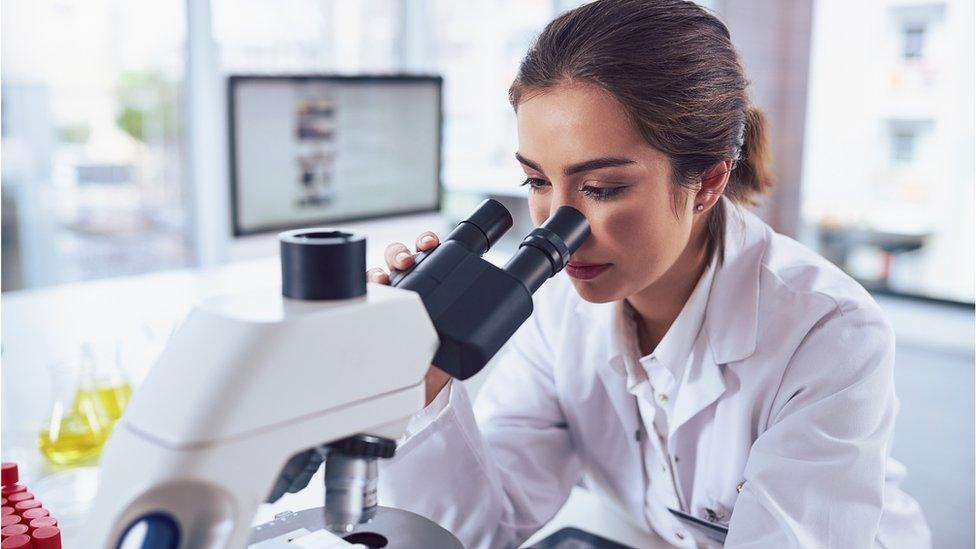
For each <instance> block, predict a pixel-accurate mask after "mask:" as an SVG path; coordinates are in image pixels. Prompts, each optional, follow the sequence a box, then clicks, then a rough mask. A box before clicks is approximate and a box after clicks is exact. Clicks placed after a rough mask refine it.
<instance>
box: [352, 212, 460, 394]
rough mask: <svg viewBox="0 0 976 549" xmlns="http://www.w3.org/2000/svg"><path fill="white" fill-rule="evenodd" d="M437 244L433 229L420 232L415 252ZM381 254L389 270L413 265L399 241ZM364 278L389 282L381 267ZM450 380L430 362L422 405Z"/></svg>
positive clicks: (376, 281) (423, 250)
mask: <svg viewBox="0 0 976 549" xmlns="http://www.w3.org/2000/svg"><path fill="white" fill-rule="evenodd" d="M438 244H440V239H438V238H437V235H436V234H434V232H433V231H427V232H424V233H421V234H420V236H418V237H417V252H418V253H419V252H425V251H427V250H432V249H434V248H436V247H437V245H438ZM383 255H384V257H385V258H386V265H387V268H389V269H390V270H391V271H392V270H394V269H396V270H399V271H403V270H406V269H409V268H410V267H412V266H413V255H412V254H411V253H410V249H409V248H407V247H406V246H404V245H403V244H402V243H400V242H394V243H393V244H390V245H389V246H387V247H386V251H384V252H383ZM366 280H367V281H368V282H375V283H377V284H389V283H390V275H389V274H388V273H387V272H386V271H384V270H383V269H382V268H381V267H374V268H372V269H369V270H368V271H366ZM450 380H451V376H450V375H448V374H447V373H446V372H444V371H443V370H441V369H440V368H438V367H436V366H434V365H433V364H431V366H430V369H428V370H427V376H426V377H425V378H424V386H425V388H426V400H425V403H424V405H425V406H426V405H427V404H430V402H431V401H432V400H434V397H436V396H437V394H438V393H440V392H441V389H443V388H444V386H445V385H447V382H448V381H450Z"/></svg>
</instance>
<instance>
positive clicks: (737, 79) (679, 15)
mask: <svg viewBox="0 0 976 549" xmlns="http://www.w3.org/2000/svg"><path fill="white" fill-rule="evenodd" d="M567 81H584V82H590V83H592V84H595V85H597V86H599V87H601V88H603V89H604V90H606V91H608V92H609V93H610V94H611V95H613V96H614V97H615V98H616V99H617V100H618V101H620V103H621V104H622V105H623V106H624V109H625V111H626V112H627V113H628V115H629V116H630V118H631V119H632V120H633V122H634V125H635V126H636V128H637V130H638V131H639V132H640V133H641V135H642V136H643V137H644V139H645V140H646V141H647V143H648V144H650V145H651V146H652V147H654V148H656V149H658V150H660V151H662V152H663V153H665V154H666V155H668V158H669V159H670V164H671V171H672V173H673V174H674V181H675V183H676V184H677V185H679V186H681V187H685V188H697V185H698V184H699V183H700V181H701V176H702V174H703V173H704V172H705V171H706V170H708V169H709V168H711V167H712V166H714V165H715V164H717V163H718V162H721V161H723V160H731V161H732V166H733V167H732V173H731V174H730V177H729V182H728V185H727V186H726V188H725V194H726V195H727V196H728V197H729V198H730V199H731V200H733V201H735V202H738V203H747V204H755V202H754V197H755V196H756V195H758V194H761V193H763V192H765V191H766V190H767V188H768V187H769V186H770V185H771V184H772V177H771V174H770V170H769V168H768V166H767V165H768V163H769V147H768V144H767V138H766V118H765V116H764V115H763V113H762V111H760V110H759V109H756V108H755V107H752V106H751V105H750V104H749V98H748V96H747V94H746V86H747V85H748V83H749V82H748V80H746V78H745V74H744V71H743V69H742V65H741V64H740V62H739V57H738V54H737V53H736V51H735V48H734V47H733V46H732V41H731V39H730V37H729V30H728V28H726V26H725V24H724V23H722V22H721V21H720V20H719V19H718V18H716V17H715V16H714V15H712V14H710V13H708V12H707V11H705V10H704V9H703V8H701V7H700V6H698V5H696V4H694V3H693V2H689V1H684V0H598V1H596V2H593V3H590V4H586V5H584V6H581V7H579V8H576V9H574V10H571V11H568V12H566V13H564V14H562V15H560V16H559V17H557V18H556V19H554V20H553V21H552V22H550V23H549V24H548V25H546V28H545V29H544V30H543V31H542V34H540V35H539V37H538V38H537V39H536V41H535V43H534V44H533V45H532V47H531V48H530V49H529V51H528V52H527V53H526V54H525V58H524V59H523V60H522V63H521V65H520V67H519V71H518V76H516V78H515V81H514V82H513V83H512V86H511V88H510V89H509V100H510V101H511V103H512V106H513V107H514V108H515V109H516V110H517V109H518V105H519V102H520V101H522V100H523V99H525V98H526V94H528V93H532V92H540V91H544V90H546V89H547V88H551V87H553V86H556V85H557V84H560V83H563V82H567ZM674 194H675V196H676V203H675V211H676V212H677V208H678V204H679V203H681V202H683V200H684V195H683V193H674ZM718 206H719V207H716V208H713V209H712V211H711V212H710V213H709V219H708V234H709V243H710V246H711V247H712V249H718V250H719V251H721V250H722V249H723V236H724V230H725V211H724V209H723V208H722V207H721V203H719V205H718ZM719 259H720V260H721V253H720V255H719Z"/></svg>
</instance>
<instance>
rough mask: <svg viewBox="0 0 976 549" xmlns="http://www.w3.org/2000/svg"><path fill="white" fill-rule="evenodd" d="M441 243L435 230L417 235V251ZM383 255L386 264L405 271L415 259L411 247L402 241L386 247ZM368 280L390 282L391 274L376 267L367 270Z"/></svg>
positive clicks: (378, 282) (388, 266)
mask: <svg viewBox="0 0 976 549" xmlns="http://www.w3.org/2000/svg"><path fill="white" fill-rule="evenodd" d="M439 244H440V239H439V238H437V235H436V234H434V232H433V231H425V232H423V233H420V236H418V237H417V251H418V252H426V251H427V250H432V249H434V248H436V247H437V246H438V245H439ZM383 257H384V259H385V260H386V266H387V268H389V269H390V270H391V271H393V270H398V271H403V270H406V269H409V268H410V267H411V266H413V263H414V259H413V255H412V254H411V253H410V249H409V248H407V246H406V245H404V244H403V243H401V242H394V243H393V244H390V245H389V246H387V247H386V250H384V251H383ZM366 281H367V282H375V283H377V284H389V283H390V275H389V274H387V272H386V271H384V270H383V269H382V268H380V267H374V268H372V269H369V270H368V271H366Z"/></svg>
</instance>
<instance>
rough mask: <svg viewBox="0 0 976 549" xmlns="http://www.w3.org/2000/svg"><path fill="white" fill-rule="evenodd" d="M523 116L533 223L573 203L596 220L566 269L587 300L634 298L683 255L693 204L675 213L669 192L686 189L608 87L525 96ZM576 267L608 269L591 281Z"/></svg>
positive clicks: (521, 153) (522, 148)
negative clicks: (676, 184)
mask: <svg viewBox="0 0 976 549" xmlns="http://www.w3.org/2000/svg"><path fill="white" fill-rule="evenodd" d="M517 119H518V140H519V150H518V154H517V158H518V160H519V162H520V163H521V164H522V167H523V168H524V170H525V173H526V175H527V176H528V181H527V185H529V186H531V187H532V188H531V189H530V190H529V209H530V211H531V214H532V220H533V221H534V222H535V224H536V225H537V226H538V225H540V224H542V223H543V222H544V221H545V220H546V219H547V218H548V217H549V216H550V214H552V213H553V212H555V211H556V209H557V208H559V207H560V206H563V205H569V206H573V207H574V208H576V209H577V210H579V211H580V212H582V213H583V215H585V216H586V219H587V220H588V221H589V223H590V230H591V236H590V238H589V239H588V240H587V241H586V242H585V243H584V244H583V245H582V246H581V247H580V249H579V250H577V251H576V253H574V254H573V255H572V258H571V259H570V267H567V273H568V274H569V275H570V277H571V278H572V280H573V284H574V285H575V287H576V290H577V292H579V294H580V296H581V297H582V298H583V299H585V300H587V301H590V302H594V303H605V302H609V301H616V300H619V299H624V298H626V297H629V296H631V295H633V294H635V293H637V292H640V291H641V290H643V289H645V288H648V287H650V286H651V285H653V284H655V283H656V282H660V281H661V280H662V278H665V276H664V275H666V274H667V273H668V271H669V270H671V269H672V268H674V267H675V265H676V264H677V263H679V262H680V261H683V260H679V258H682V257H687V254H686V255H685V256H683V255H682V254H683V253H684V252H686V251H687V248H688V247H689V242H690V241H691V235H692V228H693V222H692V220H693V219H694V217H695V216H694V215H693V212H692V208H694V204H693V200H691V199H690V198H689V199H688V200H684V201H678V205H679V206H681V208H680V209H679V210H678V214H677V216H676V215H675V210H674V208H675V202H674V200H673V194H672V193H675V192H686V193H687V192H690V191H687V190H684V189H680V188H676V186H675V185H674V183H672V180H671V169H670V166H669V164H668V159H667V157H666V156H665V155H664V153H662V152H660V151H658V150H656V149H654V148H652V147H651V146H649V145H648V144H647V143H646V142H645V141H644V140H643V139H642V138H641V136H640V134H638V132H637V130H636V128H635V127H634V125H633V124H632V122H631V121H630V119H629V118H628V117H627V115H626V113H625V112H624V110H623V106H622V105H621V104H620V103H619V102H618V101H617V100H616V99H614V98H613V97H612V96H611V95H610V94H609V93H607V92H605V91H604V90H602V89H601V88H598V87H596V86H594V85H591V84H580V83H572V84H565V85H559V86H556V87H555V88H551V89H549V90H546V91H544V92H542V93H537V94H530V95H528V96H527V98H526V99H523V101H522V102H521V103H520V104H519V105H518V111H517ZM690 196H691V195H689V197H690ZM682 202H683V204H682ZM576 264H609V267H608V268H606V269H605V270H603V271H602V272H601V273H600V274H598V275H597V276H595V277H593V278H590V279H588V280H586V279H584V278H581V277H580V276H585V274H584V275H580V274H579V273H574V270H573V269H572V268H571V266H573V265H576ZM676 270H677V269H676ZM574 274H575V276H574Z"/></svg>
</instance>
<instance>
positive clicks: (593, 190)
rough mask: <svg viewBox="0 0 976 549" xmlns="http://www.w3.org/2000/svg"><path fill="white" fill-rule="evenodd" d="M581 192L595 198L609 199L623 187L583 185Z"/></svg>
mask: <svg viewBox="0 0 976 549" xmlns="http://www.w3.org/2000/svg"><path fill="white" fill-rule="evenodd" d="M582 190H583V194H585V195H586V196H589V197H591V198H594V199H596V200H609V199H611V198H613V197H615V196H617V195H618V194H620V193H621V192H623V190H624V187H591V186H589V185H588V186H586V187H583V189H582Z"/></svg>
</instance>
